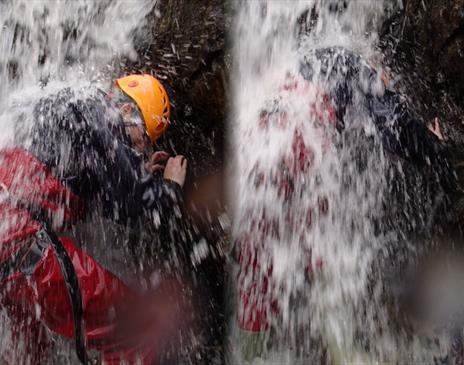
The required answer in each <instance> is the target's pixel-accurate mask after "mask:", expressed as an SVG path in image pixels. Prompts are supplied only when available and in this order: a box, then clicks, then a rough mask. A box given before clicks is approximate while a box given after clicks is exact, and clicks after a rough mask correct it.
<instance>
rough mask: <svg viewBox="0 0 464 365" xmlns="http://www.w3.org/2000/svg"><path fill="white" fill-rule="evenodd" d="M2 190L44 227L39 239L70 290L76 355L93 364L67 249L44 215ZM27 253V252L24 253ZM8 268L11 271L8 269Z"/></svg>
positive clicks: (11, 265) (3, 267) (12, 263)
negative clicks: (44, 244) (50, 254)
mask: <svg viewBox="0 0 464 365" xmlns="http://www.w3.org/2000/svg"><path fill="white" fill-rule="evenodd" d="M0 189H1V190H3V193H4V197H5V198H6V199H8V200H9V201H10V202H11V203H13V204H14V205H16V206H17V207H18V208H21V209H25V210H27V211H28V212H29V213H30V214H31V216H32V217H33V218H34V219H36V220H37V221H38V222H39V223H40V225H41V226H42V230H41V231H39V232H38V233H37V239H40V240H41V241H42V242H43V241H46V242H48V244H49V245H50V246H51V247H52V248H53V250H54V251H55V254H56V257H57V259H58V263H59V265H60V270H61V273H62V274H63V279H64V282H65V283H66V287H67V289H68V295H69V299H70V301H71V308H72V312H73V320H74V337H75V340H76V354H77V357H78V358H79V360H80V361H81V363H82V364H84V365H89V364H91V361H90V358H89V356H88V354H87V350H86V346H85V336H84V310H83V308H82V292H81V290H80V286H79V280H78V278H77V274H76V270H75V269H74V265H73V263H72V260H71V258H70V257H69V255H68V252H67V251H66V249H65V247H64V246H63V244H62V243H61V241H60V240H59V238H58V236H57V235H56V233H55V232H54V231H53V230H52V229H51V227H50V225H49V223H48V221H47V220H46V219H44V217H43V214H41V213H38V212H35V209H30V208H29V207H28V205H26V204H24V203H23V202H22V201H20V200H19V199H15V198H14V197H12V196H11V194H9V192H8V189H7V188H6V186H4V185H3V184H1V183H0ZM30 247H31V245H27V246H26V247H25V250H21V251H20V252H19V253H18V254H16V255H15V257H14V258H12V260H8V261H7V265H1V267H0V271H4V272H2V273H0V274H7V273H8V270H11V269H12V268H15V267H16V266H17V265H18V264H19V263H20V262H22V261H23V259H24V257H25V256H26V255H27V254H28V251H29V249H30ZM24 251H25V252H24ZM7 266H8V267H9V269H7Z"/></svg>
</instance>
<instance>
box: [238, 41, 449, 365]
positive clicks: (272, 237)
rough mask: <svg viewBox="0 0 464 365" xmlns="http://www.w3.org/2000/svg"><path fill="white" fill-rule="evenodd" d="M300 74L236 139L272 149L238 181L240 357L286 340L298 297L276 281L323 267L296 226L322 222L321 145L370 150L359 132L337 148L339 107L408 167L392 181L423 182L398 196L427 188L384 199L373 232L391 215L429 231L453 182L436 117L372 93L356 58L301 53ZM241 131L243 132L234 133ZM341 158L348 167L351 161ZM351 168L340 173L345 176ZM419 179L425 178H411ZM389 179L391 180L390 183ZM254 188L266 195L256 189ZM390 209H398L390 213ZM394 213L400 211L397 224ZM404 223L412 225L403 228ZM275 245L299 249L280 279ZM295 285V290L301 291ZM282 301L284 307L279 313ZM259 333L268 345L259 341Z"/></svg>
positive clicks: (342, 127) (343, 133) (341, 123)
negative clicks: (243, 197)
mask: <svg viewBox="0 0 464 365" xmlns="http://www.w3.org/2000/svg"><path fill="white" fill-rule="evenodd" d="M300 71H301V72H300V73H299V74H297V75H295V76H293V77H288V78H287V79H286V80H285V82H284V83H283V85H282V86H281V87H280V88H279V89H278V90H276V91H275V98H273V100H272V102H269V103H268V104H266V107H265V108H263V110H261V112H260V114H259V117H258V118H257V120H256V125H254V126H251V127H250V128H253V134H251V133H250V135H252V136H253V138H254V139H252V138H250V140H248V141H246V143H248V144H249V145H252V144H253V143H256V141H266V143H267V144H265V148H269V151H271V150H272V152H269V154H271V153H272V157H268V154H264V155H265V156H266V158H268V159H270V158H274V163H272V164H270V163H269V161H268V160H264V161H260V160H258V161H256V162H253V165H252V166H249V167H250V170H249V174H248V176H246V177H245V178H244V179H243V181H244V182H245V183H246V184H248V186H247V189H248V190H249V191H250V192H252V193H251V194H252V195H253V199H252V202H253V204H250V205H247V204H245V207H241V214H240V216H239V217H238V222H237V227H239V228H238V229H237V236H236V245H235V256H236V258H237V261H238V266H239V268H238V275H237V284H236V294H237V303H236V321H237V325H238V328H239V329H240V330H241V332H240V333H241V334H243V336H244V341H243V342H242V346H243V347H242V354H243V356H244V357H245V358H246V359H247V360H249V361H252V360H253V358H254V357H257V356H260V354H261V352H264V351H265V347H264V346H265V345H267V346H268V348H271V347H272V345H273V344H272V343H270V342H272V340H276V339H277V340H276V341H277V342H278V341H279V339H281V340H283V339H284V338H293V337H292V336H290V335H287V336H286V335H285V333H284V331H285V330H289V329H288V328H284V327H285V326H284V325H285V324H287V325H288V326H289V327H290V326H291V323H285V322H284V321H285V319H287V320H288V321H289V322H290V321H291V320H292V318H294V317H292V316H293V315H294V316H295V317H296V316H297V315H298V314H296V311H294V308H292V302H298V299H295V298H296V297H297V293H295V292H294V291H292V292H291V295H289V293H288V292H287V291H286V290H285V285H295V286H296V284H293V283H294V282H295V281H298V279H299V278H301V277H304V278H305V280H304V281H305V282H306V284H307V286H305V285H302V284H301V282H300V281H298V283H300V285H301V287H304V290H307V291H309V290H310V285H311V281H312V280H311V279H312V278H313V274H314V273H315V272H318V271H319V270H324V257H314V256H313V254H312V252H311V247H314V246H312V245H313V243H312V242H310V238H308V236H307V235H305V231H304V230H306V232H310V230H314V228H315V227H316V226H318V225H320V226H321V227H324V225H325V224H327V221H328V216H330V211H331V209H333V207H332V205H333V202H331V200H330V199H329V198H328V197H326V196H324V195H318V194H317V193H315V192H314V191H313V190H311V188H315V189H317V184H318V183H317V182H316V183H314V184H311V183H308V181H311V178H314V177H315V176H317V172H318V169H319V168H320V167H321V166H323V164H324V163H325V161H327V160H329V163H330V159H328V158H327V155H328V153H329V152H331V154H332V155H331V156H330V157H331V158H332V159H333V158H334V156H335V158H339V155H337V154H336V151H338V150H341V149H343V148H346V150H344V151H347V149H350V150H349V152H350V153H352V154H350V155H349V156H350V158H352V157H351V156H352V155H353V156H356V157H358V155H357V153H360V154H362V153H369V154H374V153H375V152H374V148H371V147H370V145H369V144H368V143H367V142H369V141H368V140H367V138H365V137H366V136H365V135H364V136H363V135H355V136H354V138H353V140H352V141H351V142H353V143H352V145H349V146H347V145H346V144H348V142H349V141H348V138H350V136H349V133H350V129H351V131H352V130H355V128H352V127H353V126H352V125H350V123H354V122H353V119H352V115H350V114H349V113H352V112H353V111H356V112H357V113H358V114H357V115H360V116H363V117H365V118H362V117H359V119H358V120H362V121H365V123H372V126H369V127H372V128H371V129H372V130H375V131H376V132H377V133H378V137H379V143H380V148H381V149H382V150H384V151H386V154H387V156H394V157H395V161H397V164H395V165H394V166H393V168H398V165H400V164H401V166H402V167H403V169H404V171H408V174H407V176H406V177H404V176H401V177H400V179H398V181H401V182H403V181H404V180H410V181H408V184H409V183H410V184H411V185H410V186H412V184H419V183H425V184H428V186H427V189H424V190H419V189H416V190H414V189H413V188H411V187H410V186H409V187H410V191H409V190H408V191H407V193H408V194H413V192H414V191H421V192H422V191H427V194H423V195H421V196H420V199H412V198H408V199H404V200H402V199H401V197H396V196H390V195H388V196H387V198H388V199H389V200H388V204H386V206H387V207H388V209H391V211H388V212H382V214H385V217H386V218H385V217H384V216H382V218H383V219H384V221H385V222H379V224H378V226H379V227H382V229H383V228H384V227H383V226H382V224H385V225H386V224H387V223H389V222H390V221H392V220H393V221H394V222H393V223H394V224H395V225H396V226H395V227H394V228H395V229H399V228H398V227H403V226H400V225H404V227H407V228H404V230H403V232H408V234H409V233H411V234H412V233H414V234H429V232H433V231H434V230H437V229H440V227H441V226H442V225H444V224H446V221H449V220H450V219H452V217H451V213H450V212H451V210H450V209H449V206H450V205H449V203H450V200H449V199H450V196H452V195H451V194H452V193H453V191H454V190H455V189H456V180H455V175H454V172H453V170H452V168H451V166H450V164H449V163H448V158H447V153H446V148H445V146H444V145H443V143H442V142H441V140H442V139H443V137H442V135H441V133H440V130H439V127H438V125H437V122H435V125H434V127H433V128H427V126H426V125H425V124H423V123H422V122H421V121H420V120H419V119H418V118H417V116H416V115H415V114H414V113H413V112H412V111H411V110H410V108H409V107H408V105H407V104H406V102H404V100H402V98H401V95H399V94H398V93H396V92H394V91H392V90H389V89H388V88H385V89H384V90H383V92H382V93H380V92H376V89H375V87H376V85H377V83H378V81H379V80H378V79H379V77H378V74H377V71H376V70H374V69H372V68H371V67H369V66H368V64H367V63H366V62H365V61H364V60H363V59H362V58H361V57H360V56H359V55H356V54H354V53H352V52H350V51H348V50H346V49H343V48H338V47H333V48H320V49H314V50H311V51H310V52H308V53H307V54H305V55H304V58H303V61H302V63H301V68H300ZM292 108H299V109H298V110H292ZM358 130H359V129H358ZM279 135H282V136H285V137H284V138H280V139H279V143H281V144H280V145H278V144H272V143H271V142H270V141H272V138H277V137H275V136H279ZM247 137H248V136H246V135H245V137H244V138H247ZM351 137H353V136H351ZM347 141H348V142H347ZM344 143H345V145H344ZM276 151H278V152H276ZM356 157H355V158H356ZM355 158H353V160H354V159H355ZM350 162H352V164H353V165H354V166H357V164H356V161H350ZM340 163H342V162H340ZM393 168H392V169H393ZM315 172H316V175H315ZM356 172H357V171H355V172H354V173H356ZM352 173H353V171H351V170H349V171H347V174H352ZM426 174H429V175H426ZM423 176H429V178H423V179H422V180H421V179H420V177H423ZM346 178H349V176H346ZM314 180H316V179H314ZM416 180H417V181H416ZM316 181H317V180H316ZM389 183H390V184H391V185H392V186H393V184H394V183H395V181H394V180H393V181H389ZM263 191H264V192H266V194H264V195H260V194H261V193H262V192H263ZM392 191H394V189H393V188H392ZM392 195H393V194H392ZM256 197H257V198H256ZM270 197H272V198H270ZM260 199H261V200H260ZM395 199H398V203H397V201H396V200H395ZM247 203H248V201H247ZM269 204H271V205H269ZM396 204H398V205H396ZM430 207H433V209H430ZM395 209H398V211H395ZM398 212H399V213H400V214H403V215H402V216H400V214H399V215H398V216H395V215H394V214H397V213H398ZM406 212H409V214H406ZM419 212H421V213H419ZM420 215H422V216H426V217H427V220H426V221H423V222H422V221H420V217H418V216H420ZM404 216H407V220H406V221H405V218H404ZM387 218H388V219H387ZM411 227H414V231H413V232H411ZM408 230H409V231H408ZM314 236H315V237H317V235H314ZM291 245H297V248H295V249H293V247H291ZM394 245H397V246H399V247H401V246H400V245H401V242H394V243H392V247H397V246H394ZM280 250H282V251H280ZM276 252H277V253H276ZM281 252H283V253H284V254H285V255H289V256H291V254H292V253H293V252H298V253H299V255H298V257H297V258H294V261H289V262H291V263H292V264H291V265H290V264H288V262H285V263H286V265H282V266H284V269H282V268H279V269H280V270H288V271H289V273H288V274H289V275H291V279H292V280H293V281H292V282H291V283H290V281H291V280H289V283H287V282H285V280H281V278H282V277H281V276H279V274H278V273H276V266H277V265H276V264H275V261H276V260H277V261H279V260H280V257H279V254H280V253H281ZM392 252H395V251H394V250H392ZM282 260H283V261H285V259H282ZM289 260H290V259H289ZM296 278H298V279H296ZM302 281H303V280H302ZM301 287H300V290H303V289H301ZM285 295H287V296H285ZM289 297H290V299H289ZM283 308H284V309H285V310H286V311H287V312H285V313H284V310H283ZM288 312H290V314H289V313H288ZM285 315H286V317H285V319H283V317H284V316H285ZM305 321H306V322H307V325H308V326H309V325H310V321H311V319H310V318H307V320H303V321H301V322H302V323H303V322H305ZM292 324H293V323H292ZM298 325H301V323H299V324H298ZM294 329H295V331H296V332H297V333H298V335H297V337H298V338H297V339H296V341H297V342H299V341H301V344H306V342H310V341H305V338H304V336H305V335H306V336H310V335H311V334H310V331H305V329H304V328H294ZM265 333H267V334H268V335H264V334H265ZM279 336H280V337H279ZM265 340H268V343H266V344H265V343H264V341H265ZM280 345H282V344H280ZM292 345H293V344H292ZM299 350H302V349H299ZM302 351H303V352H304V349H303V350H302Z"/></svg>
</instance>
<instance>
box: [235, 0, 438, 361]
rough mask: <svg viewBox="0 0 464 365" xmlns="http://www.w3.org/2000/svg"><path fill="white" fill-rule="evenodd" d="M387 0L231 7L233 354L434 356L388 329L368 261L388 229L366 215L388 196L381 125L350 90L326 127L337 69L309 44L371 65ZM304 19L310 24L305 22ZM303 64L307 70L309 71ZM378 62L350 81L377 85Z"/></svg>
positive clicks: (278, 357)
mask: <svg viewBox="0 0 464 365" xmlns="http://www.w3.org/2000/svg"><path fill="white" fill-rule="evenodd" d="M397 3H400V2H396V1H391V2H388V1H324V0H321V1H317V0H313V1H293V0H289V1H272V0H269V1H265V0H263V1H242V2H240V4H239V6H237V10H236V12H237V14H236V18H235V19H236V30H235V32H234V42H235V43H234V48H233V52H234V60H235V69H234V71H233V72H234V77H233V78H232V79H233V80H234V82H233V97H234V100H233V102H234V106H233V112H232V116H231V118H230V120H231V122H230V128H231V138H232V145H233V154H234V156H233V158H234V163H233V169H232V179H233V182H232V184H231V186H232V187H231V189H232V193H231V197H232V199H231V200H232V202H231V203H232V205H233V211H234V230H233V238H234V240H235V242H236V251H237V260H238V262H239V264H238V265H237V268H236V269H237V270H238V276H237V278H238V279H237V282H236V283H235V286H236V288H235V295H236V305H235V309H236V310H235V312H236V313H235V314H234V316H235V318H234V319H233V320H232V321H233V323H236V324H237V323H238V324H237V326H233V328H234V329H233V330H232V334H231V343H232V348H233V351H232V352H233V353H234V355H233V356H232V359H231V363H236V364H242V363H244V362H245V361H249V362H255V363H257V364H258V363H263V364H274V363H275V364H295V363H298V361H301V362H302V363H320V362H322V359H324V358H325V359H326V361H328V363H334V364H341V363H376V362H395V361H400V362H402V363H405V362H406V363H409V362H410V361H425V360H427V362H431V357H427V356H429V355H428V354H427V353H426V351H424V350H423V349H422V348H420V349H419V347H420V346H417V348H415V347H414V346H413V345H411V344H410V345H406V342H407V341H403V340H402V339H401V337H400V335H399V334H398V333H394V332H393V331H390V327H391V323H390V322H389V321H390V319H389V317H388V315H387V314H388V311H387V308H386V306H385V305H383V303H382V302H381V301H382V299H381V283H380V280H378V276H376V275H377V274H378V273H377V274H376V273H375V265H376V261H375V260H376V258H377V257H378V256H379V254H380V252H381V250H382V248H383V247H385V245H386V243H387V242H388V241H389V240H392V239H393V240H394V239H396V238H395V237H396V236H395V235H396V233H397V232H395V231H394V230H393V231H389V230H385V231H382V233H381V234H379V232H376V227H375V222H378V221H379V220H381V218H380V217H381V215H382V202H383V201H384V200H385V199H388V196H387V195H386V192H387V190H388V176H387V175H388V172H387V171H388V162H387V161H386V159H385V156H384V152H383V150H382V148H381V146H380V145H381V143H380V139H379V136H378V135H377V132H376V130H375V128H372V125H373V123H372V121H371V120H370V116H369V114H368V113H367V112H366V111H365V110H364V107H363V104H362V102H361V94H360V95H357V94H356V93H361V91H360V90H358V91H355V92H354V95H353V96H352V100H353V102H352V105H351V106H350V107H349V108H347V110H346V111H345V115H344V122H345V130H344V133H343V135H340V134H338V133H337V132H336V131H335V130H334V127H333V125H331V123H332V122H331V119H333V118H332V117H333V116H331V115H330V114H331V113H332V111H331V106H330V100H327V95H326V93H329V91H330V90H332V89H333V86H334V85H333V83H334V82H338V81H343V80H335V81H334V80H333V79H330V78H329V77H327V73H330V72H327V73H322V72H321V68H322V67H323V66H322V63H321V60H320V58H318V57H316V54H315V53H314V52H313V51H314V50H315V49H321V48H326V47H339V48H337V49H336V51H335V56H333V59H335V58H336V56H337V54H338V55H341V57H344V52H345V51H344V50H343V49H346V50H349V51H354V52H355V53H356V54H359V55H361V56H362V58H363V59H364V60H367V61H361V62H369V64H370V66H371V67H374V68H375V67H378V66H379V63H378V61H379V59H378V57H379V55H378V54H377V52H376V51H375V42H376V29H377V27H378V25H379V22H380V21H381V19H382V16H383V13H384V11H385V9H387V8H388V7H390V6H393V5H397ZM400 5H401V4H400ZM304 14H306V15H304ZM311 14H313V15H314V14H316V15H317V17H314V16H313V19H311ZM303 24H304V27H306V28H308V27H310V28H311V30H310V31H309V32H302V31H301V29H302V27H303ZM302 33H304V34H302ZM340 47H341V48H340ZM342 48H343V49H342ZM304 64H310V65H311V68H312V70H313V73H312V77H311V78H310V80H309V81H308V80H307V79H305V77H304V75H303V74H302V72H301V69H302V65H304ZM366 65H367V63H366ZM324 67H328V68H329V69H330V68H336V67H339V66H337V65H336V64H335V62H331V61H329V62H328V66H327V65H325V66H324ZM379 75H381V72H378V76H377V80H370V81H368V80H367V79H366V80H363V75H361V76H360V79H359V82H360V84H363V83H364V81H365V84H366V85H367V84H371V86H370V87H371V88H372V89H371V91H370V92H372V93H373V94H376V93H377V94H379V95H380V94H382V92H383V84H382V82H381V80H380V76H379ZM339 77H341V76H339ZM366 77H367V76H366ZM347 82H350V81H347ZM348 136H350V137H348ZM366 141H370V142H369V143H367V142H366ZM363 143H364V146H363ZM359 154H360V155H361V156H362V157H360V155H359ZM360 159H361V160H362V161H361V162H360ZM360 165H362V166H363V167H360ZM376 277H377V279H375V278H376ZM263 313H265V314H263ZM240 322H241V323H240ZM263 322H264V324H263ZM257 323H261V325H262V328H260V330H261V331H259V330H257V328H256V327H254V326H258V327H259V324H257ZM239 327H240V328H241V329H240V330H239V329H238V328H239ZM323 349H327V351H325V350H323Z"/></svg>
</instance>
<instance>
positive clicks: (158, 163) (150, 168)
mask: <svg viewBox="0 0 464 365" xmlns="http://www.w3.org/2000/svg"><path fill="white" fill-rule="evenodd" d="M168 158H169V153H167V152H164V151H157V152H155V153H153V154H152V155H151V156H150V158H149V159H148V161H147V162H145V170H147V172H148V173H149V174H153V173H154V172H156V171H163V170H164V165H165V164H166V161H167V160H168Z"/></svg>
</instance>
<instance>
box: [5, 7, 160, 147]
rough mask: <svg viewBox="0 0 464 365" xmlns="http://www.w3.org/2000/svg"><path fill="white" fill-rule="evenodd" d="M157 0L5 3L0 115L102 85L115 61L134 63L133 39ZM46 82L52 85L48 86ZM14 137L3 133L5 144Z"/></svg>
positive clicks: (7, 116)
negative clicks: (59, 93) (71, 89)
mask: <svg viewBox="0 0 464 365" xmlns="http://www.w3.org/2000/svg"><path fill="white" fill-rule="evenodd" d="M155 4H156V0H133V1H125V0H104V1H93V0H51V1H49V0H37V1H27V0H19V1H16V0H11V1H10V0H7V1H2V2H1V3H0V29H1V30H0V109H1V110H0V114H3V116H2V117H0V118H1V123H2V126H3V127H6V126H7V125H8V123H9V121H10V120H11V119H12V116H11V114H10V113H11V109H10V108H9V107H6V105H8V103H11V101H12V100H13V103H15V104H16V105H18V104H20V106H19V107H20V108H26V107H27V106H30V105H31V104H34V100H37V99H38V98H40V97H41V96H43V95H44V94H46V93H49V92H53V90H55V91H56V90H58V89H60V88H62V87H65V86H73V85H76V84H83V83H85V82H89V81H91V80H92V81H96V80H97V81H98V80H99V79H100V81H101V83H103V84H107V83H108V80H105V79H103V78H102V75H107V76H108V75H111V74H112V72H114V71H115V69H114V65H118V64H117V63H115V62H114V61H115V60H117V59H118V58H120V57H122V56H126V57H130V58H132V59H134V58H135V57H136V53H135V50H134V45H133V39H134V36H135V34H136V32H137V31H138V30H140V29H142V27H143V25H144V21H145V17H146V15H147V14H149V12H150V11H152V10H153V8H154V6H155ZM44 84H47V87H46V88H45V89H44V88H42V87H43V85H44ZM9 138H11V135H9V134H8V133H2V137H1V139H2V141H4V142H7V141H8V139H9Z"/></svg>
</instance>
